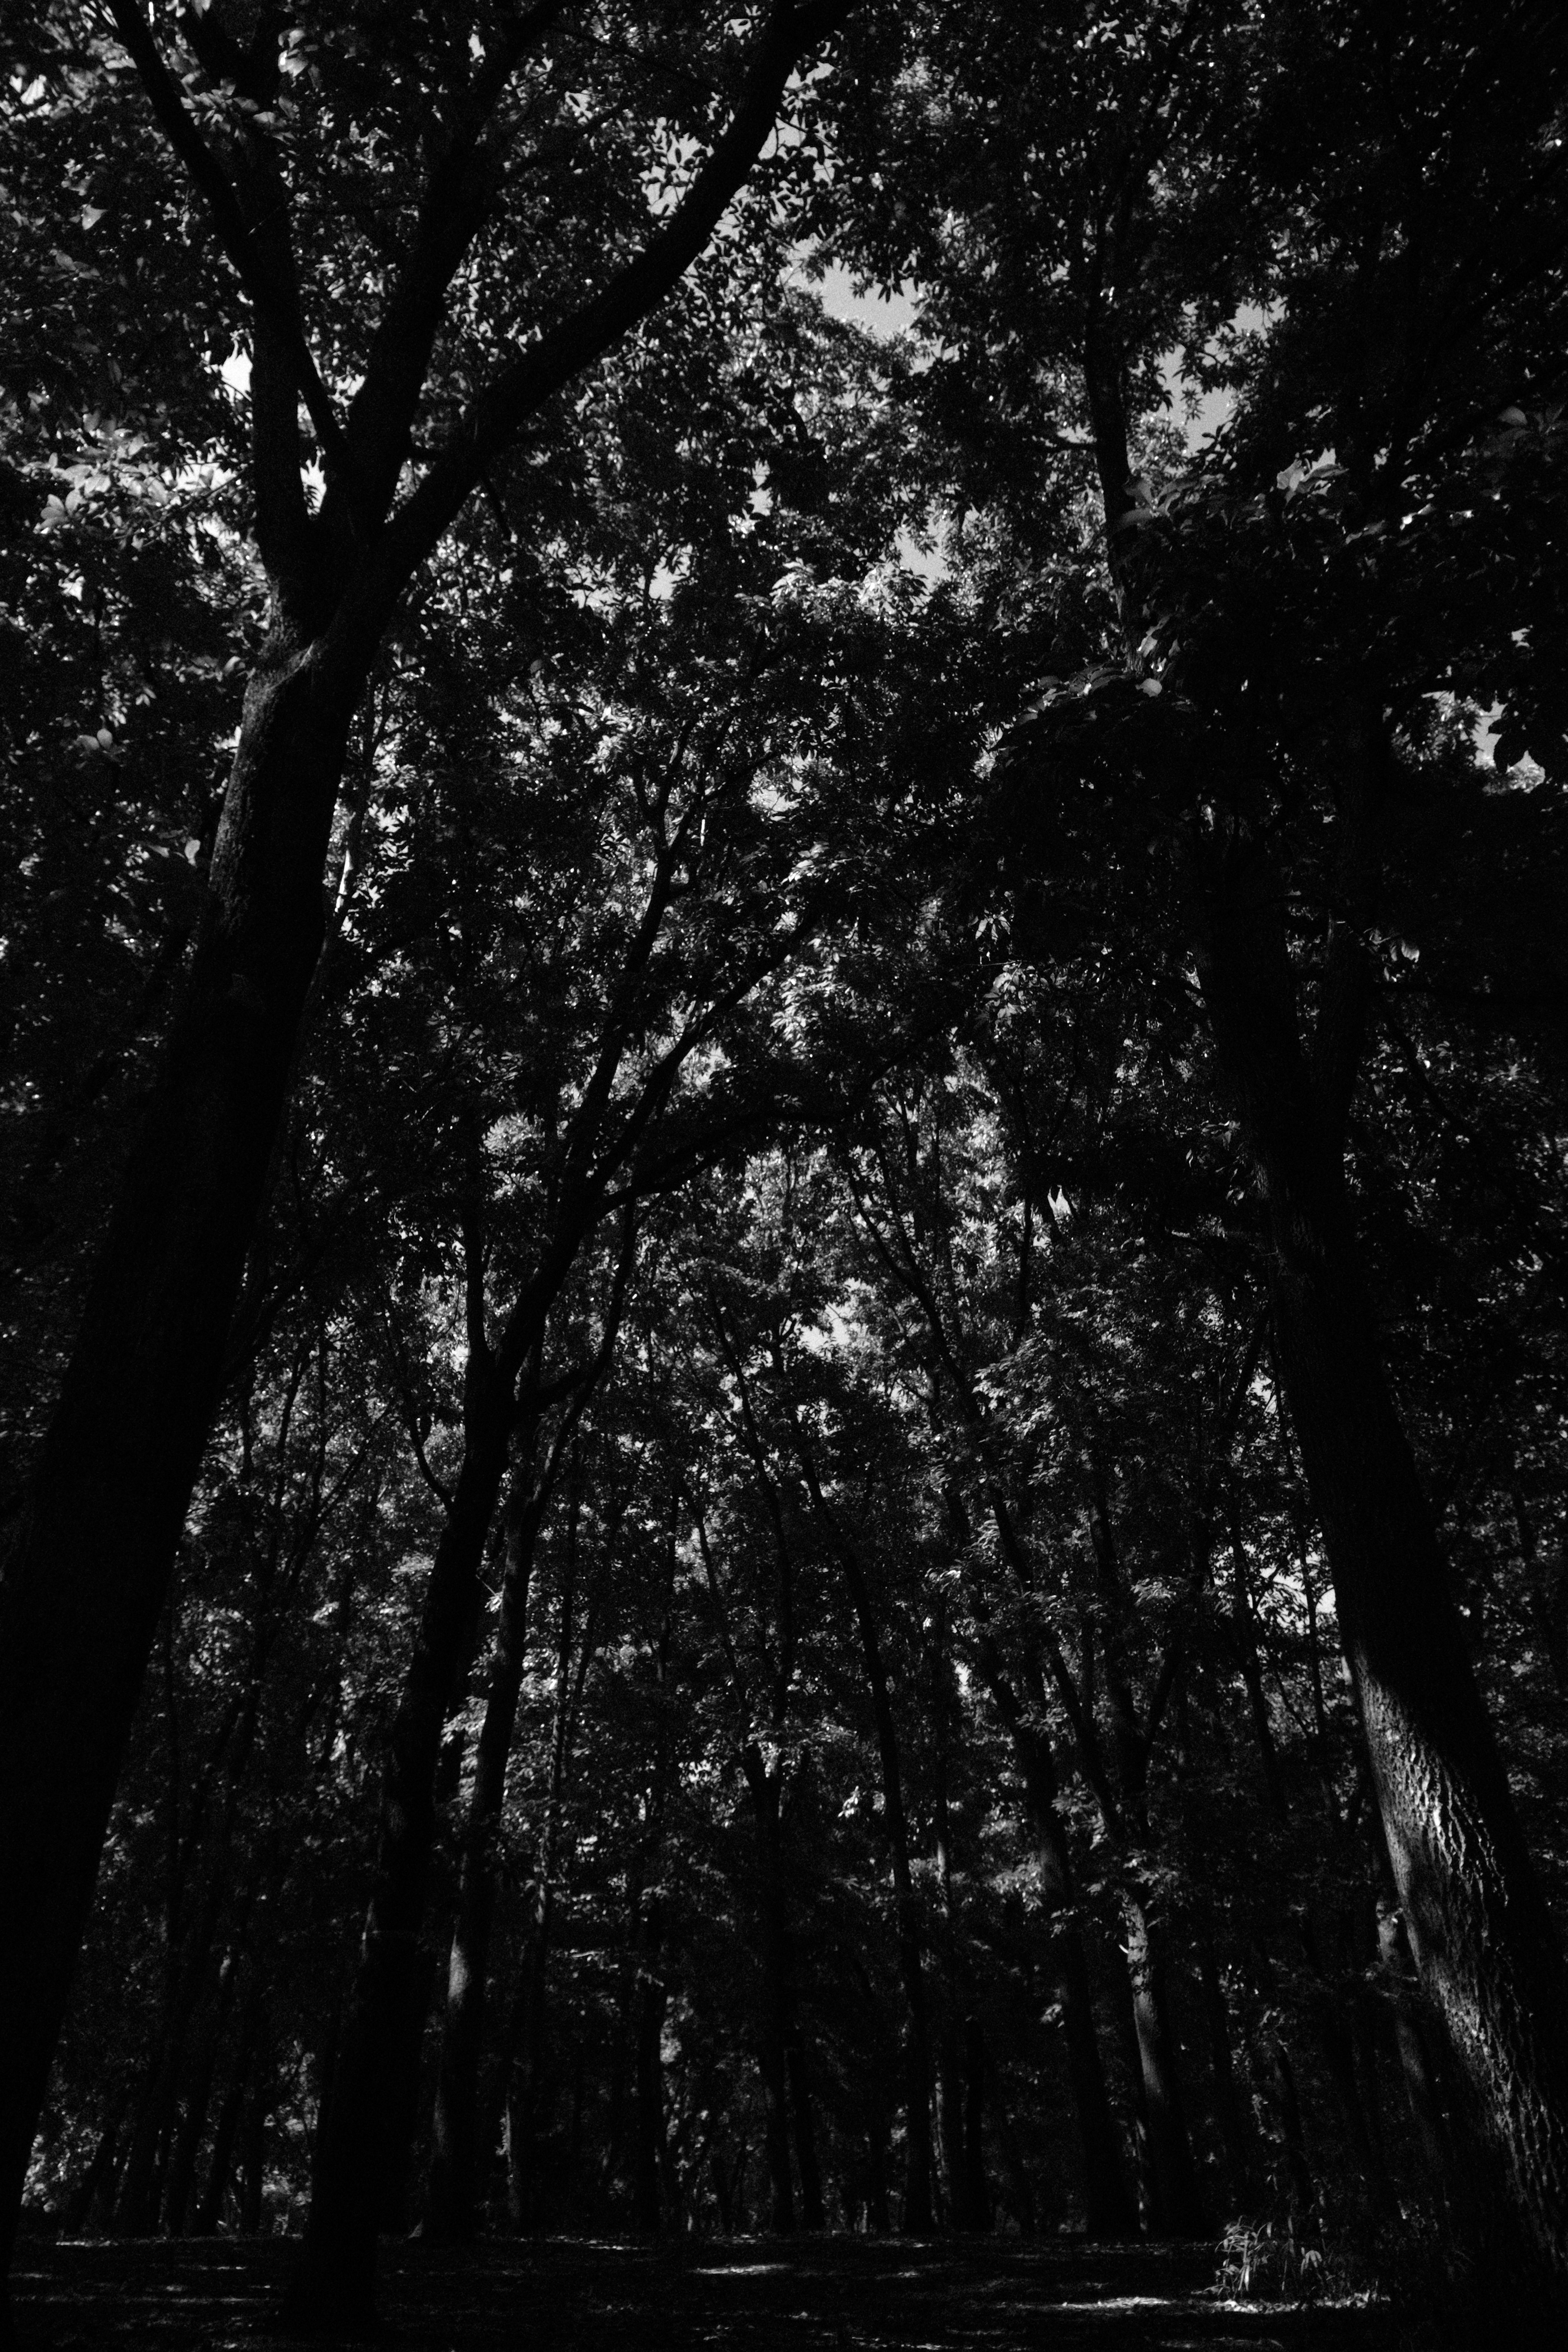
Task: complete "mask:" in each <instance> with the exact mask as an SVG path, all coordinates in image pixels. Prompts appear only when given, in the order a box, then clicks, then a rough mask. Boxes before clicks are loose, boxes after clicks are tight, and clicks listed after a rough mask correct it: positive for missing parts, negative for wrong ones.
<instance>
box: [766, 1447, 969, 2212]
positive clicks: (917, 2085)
mask: <svg viewBox="0 0 1568 2352" xmlns="http://www.w3.org/2000/svg"><path fill="white" fill-rule="evenodd" d="M796 1438H797V1446H798V1451H799V1454H800V1461H801V1467H802V1469H803V1470H804V1472H805V1478H806V1483H807V1486H809V1488H810V1490H811V1496H812V1500H813V1502H814V1503H815V1504H816V1508H817V1510H818V1512H819V1513H820V1514H821V1516H822V1517H823V1518H824V1519H825V1520H826V1523H827V1525H828V1527H829V1528H830V1530H831V1531H832V1535H833V1538H834V1549H835V1550H836V1551H837V1555H838V1560H839V1565H840V1567H841V1568H842V1569H843V1571H844V1578H845V1581H846V1583H847V1585H848V1587H849V1596H850V1600H851V1601H852V1602H853V1604H854V1609H855V1622H856V1624H857V1626H858V1630H859V1634H860V1654H861V1659H862V1662H863V1664H864V1665H865V1669H866V1682H867V1686H868V1690H869V1692H870V1695H871V1713H872V1717H873V1719H874V1720H875V1723H876V1727H877V1754H878V1759H879V1763H880V1766H881V1775H882V1819H883V1822H884V1823H885V1825H886V1828H887V1832H888V1844H889V1851H890V1854H891V1859H892V1867H893V1906H894V1921H895V1927H896V1930H897V1936H898V1950H899V1975H900V1979H901V1980H902V1983H903V1988H904V2005H905V2011H906V2015H905V2025H904V2116H905V2125H904V2130H905V2143H904V2147H905V2168H904V2210H903V2226H904V2229H905V2231H906V2232H907V2233H908V2234H909V2235H910V2236H911V2237H925V2236H929V2234H930V2233H931V2231H932V2230H933V2229H934V2228H935V2226H936V2214H935V2210H934V2207H933V2205H932V2201H931V2176H932V2170H933V2167H932V2163H931V2024H930V2018H929V2013H928V2005H927V2000H926V1981H925V1959H924V1954H923V1949H922V1947H923V1940H924V1939H923V1936H922V1932H921V1905H920V1897H919V1895H917V1894H916V1892H915V1883H914V1874H913V1872H912V1870H911V1868H910V1832H909V1822H908V1819H907V1816H906V1814H905V1811H904V1785H903V1769H902V1763H901V1760H900V1752H899V1731H898V1725H897V1723H896V1721H895V1720H894V1717H893V1702H892V1697H891V1695H890V1693H889V1689H888V1673H887V1668H886V1666H885V1664H883V1660H882V1644H881V1637H880V1634H879V1630H878V1625H877V1614H876V1611H875V1609H874V1608H873V1606H872V1601H871V1591H870V1586H869V1584H868V1581H867V1578H866V1571H865V1570H864V1568H863V1567H862V1565H861V1562H860V1558H859V1554H858V1552H857V1551H856V1549H855V1548H854V1546H853V1545H852V1544H850V1543H849V1542H848V1541H847V1539H846V1538H845V1537H844V1535H843V1534H842V1532H841V1531H840V1529H839V1528H838V1525H837V1520H836V1519H835V1518H834V1517H833V1515H832V1514H831V1512H829V1511H828V1509H827V1507H826V1503H825V1501H824V1498H823V1495H822V1490H821V1487H820V1486H819V1485H818V1483H817V1479H816V1471H815V1469H814V1468H813V1466H812V1464H811V1460H810V1457H809V1455H808V1454H807V1453H806V1450H805V1445H804V1443H801V1442H800V1440H799V1431H798V1427H797V1429H796Z"/></svg>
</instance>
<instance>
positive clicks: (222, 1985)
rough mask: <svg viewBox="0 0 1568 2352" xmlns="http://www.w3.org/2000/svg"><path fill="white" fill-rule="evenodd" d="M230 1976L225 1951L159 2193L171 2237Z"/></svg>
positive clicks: (180, 2227)
mask: <svg viewBox="0 0 1568 2352" xmlns="http://www.w3.org/2000/svg"><path fill="white" fill-rule="evenodd" d="M234 1977H235V1955H234V1954H233V1953H232V1952H229V1953H227V1954H226V1956H225V1958H224V1963H223V1967H222V1969H220V1970H219V1973H218V1981H217V1985H216V1989H215V1992H214V1997H213V1999H212V2000H211V2001H210V2002H209V2003H208V2004H207V2011H206V2015H205V2017H204V2019H203V2020H202V2023H201V2030H200V2032H199V2033H198V2035H197V2037H196V2046H195V2051H194V2052H193V2053H192V2057H191V2064H190V2073H189V2079H188V2081H187V2083H186V2085H185V2096H184V2106H183V2108H182V2111H181V2115H180V2126H179V2130H178V2133H177V2134H176V2136H175V2139H174V2155H173V2158H171V2161H170V2165H169V2182H168V2187H167V2189H165V2191H164V2196H163V2227H164V2229H165V2230H166V2231H168V2233H169V2235H170V2237H172V2238H177V2237H180V2236H181V2235H183V2233H184V2227H185V2211H186V2208H187V2206H188V2205H189V2203H190V2197H191V2188H192V2184H193V2183H194V2181H195V2174H196V2158H197V2156H198V2155H199V2153H200V2151H201V2144H202V2137H203V2135H204V2133H205V2130H206V2122H207V2109H208V2108H209V2106H210V2105H211V2104H212V2092H213V2077H214V2075H215V2074H216V2071H217V2058H218V2047H219V2044H220V2042H221V2041H222V2038H223V2028H224V2022H225V2020H226V2017H227V2014H228V2004H229V1996H230V1994H231V1993H232V1991H233V1990H234Z"/></svg>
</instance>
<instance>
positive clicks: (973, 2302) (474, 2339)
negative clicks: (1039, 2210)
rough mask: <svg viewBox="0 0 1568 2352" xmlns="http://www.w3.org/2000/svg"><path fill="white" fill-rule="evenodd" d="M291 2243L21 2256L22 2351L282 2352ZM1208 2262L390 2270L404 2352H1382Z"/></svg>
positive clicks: (727, 2260) (1066, 2247)
mask: <svg viewBox="0 0 1568 2352" xmlns="http://www.w3.org/2000/svg"><path fill="white" fill-rule="evenodd" d="M293 2252H294V2249H293V2247H292V2246H291V2245H290V2244H289V2242H288V2241H286V2240H283V2239H264V2240H260V2241H250V2242H247V2241H239V2242H236V2241H234V2240H232V2239H230V2240H227V2241H225V2240H214V2239H204V2240H200V2241H196V2242H189V2241H187V2242H178V2241H176V2242H169V2241H166V2240H164V2241H160V2240H152V2241H146V2242H134V2241H127V2240H124V2239H121V2240H110V2241H102V2242H80V2243H70V2244H58V2245H57V2244H42V2245H40V2244H33V2245H26V2244H24V2245H23V2246H22V2247H20V2248H19V2249H18V2252H17V2260H16V2270H15V2273H14V2274H13V2275H14V2293H15V2297H16V2317H17V2322H18V2326H19V2333H20V2339H21V2343H22V2346H23V2347H24V2352H75V2347H82V2352H88V2347H99V2346H109V2345H116V2346H119V2345H132V2346H136V2347H141V2346H143V2345H145V2346H147V2347H153V2352H160V2347H161V2352H196V2347H201V2348H202V2352H219V2348H220V2347H224V2346H227V2345H236V2346H245V2347H262V2346H265V2345H268V2344H270V2343H279V2342H281V2341H282V2340H283V2339H281V2338H279V2337H278V2336H276V2335H275V2334H274V2332H273V2328H272V2326H271V2324H270V2319H271V2308H270V2307H271V2305H272V2304H273V2303H274V2301H275V2299H276V2297H277V2295H278V2294H279V2290H280V2288H281V2285H282V2283H283V2280H284V2278H285V2277H286V2275H287V2273H288V2270H289V2263H290V2262H291V2260H292V2257H293ZM1214 2269H1215V2261H1214V2255H1213V2252H1212V2251H1211V2250H1210V2249H1208V2248H1200V2249H1197V2250H1195V2251H1193V2252H1175V2251H1173V2250H1171V2249H1168V2248H1163V2247H1142V2246H1134V2247H1114V2248H1106V2247H1083V2246H1079V2245H1076V2244H1073V2243H1071V2242H1066V2241H1062V2242H1056V2243H1053V2244H1048V2245H1047V2246H1044V2247H1031V2248H1029V2249H1028V2250H1022V2249H1020V2250H1019V2251H1018V2252H1005V2251H1003V2250H1002V2249H1000V2248H998V2247H996V2246H994V2245H991V2246H985V2247H971V2246H964V2247H954V2246H952V2245H951V2244H946V2245H936V2246H929V2245H917V2244H912V2243H909V2242H899V2241H896V2240H894V2241H889V2240H887V2239H882V2240H866V2239H837V2240H826V2241H823V2240H816V2241H809V2240H794V2241H789V2242H780V2241H779V2240H777V2239H767V2240H763V2239H752V2240H742V2241H735V2242H726V2243H724V2244H722V2245H714V2244H700V2245H695V2246H691V2247H689V2248H687V2249H686V2250H684V2252H682V2254H681V2255H680V2256H679V2257H678V2256H677V2255H676V2254H674V2253H673V2252H664V2251H654V2250H652V2249H649V2248H647V2247H644V2246H633V2245H625V2244H620V2243H616V2242H609V2241H590V2240H584V2239H570V2240H566V2239H558V2240H553V2241H550V2242H535V2243H530V2244H524V2245H500V2246H491V2245H487V2246H482V2247H478V2248H469V2249H465V2250H462V2251H449V2250H445V2249H436V2248H430V2249H426V2248H424V2247H421V2246H418V2245H400V2246H397V2247H392V2246H390V2245H389V2246H388V2247H386V2248H385V2249H384V2263H383V2273H382V2275H383V2290H382V2311H383V2315H384V2320H385V2323H386V2333H387V2341H388V2344H389V2347H395V2352H500V2347H508V2348H509V2352H523V2347H538V2352H579V2347H582V2352H612V2347H614V2352H664V2347H669V2352H688V2347H689V2352H700V2347H730V2346H735V2347H745V2352H753V2347H754V2352H817V2347H822V2352H852V2347H862V2346H879V2347H881V2346H886V2347H900V2352H928V2347H929V2352H1004V2347H1005V2352H1033V2347H1041V2352H1088V2347H1105V2352H1185V2347H1194V2348H1195V2347H1208V2346H1226V2345H1230V2346H1237V2347H1248V2352H1270V2347H1297V2346H1310V2347H1325V2352H1329V2347H1333V2352H1340V2347H1344V2352H1351V2347H1355V2352H1386V2347H1390V2346H1391V2345H1393V2344H1394V2341H1395V2338H1396V2330H1395V2329H1394V2327H1393V2326H1392V2325H1391V2323H1390V2321H1389V2319H1388V2316H1387V2315H1386V2314H1377V2313H1369V2312H1365V2311H1356V2310H1349V2309H1344V2308H1335V2307H1331V2306H1324V2305H1319V2306H1317V2307H1315V2308H1311V2309H1300V2308H1297V2307H1294V2306H1287V2305H1268V2304H1249V2305H1245V2306H1238V2305H1224V2304H1220V2303H1218V2302H1216V2300H1215V2297H1214V2296H1213V2294H1212V2293H1208V2292H1206V2291H1205V2290H1207V2288H1208V2286H1209V2282H1210V2281H1211V2280H1212V2278H1213V2276H1214Z"/></svg>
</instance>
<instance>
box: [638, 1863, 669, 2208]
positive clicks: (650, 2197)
mask: <svg viewBox="0 0 1568 2352" xmlns="http://www.w3.org/2000/svg"><path fill="white" fill-rule="evenodd" d="M663 1939H664V1906H663V1904H662V1902H661V1901H660V1899H659V1897H658V1895H650V1896H649V1898H648V1906H647V1916H646V1919H645V1922H644V1927H643V1938H642V1947H643V1964H642V1969H641V1976H642V1984H641V1988H640V1991H639V1995H638V2000H637V2095H636V2109H635V2134H636V2158H635V2160H634V2163H633V2168H632V2219H633V2221H634V2222H635V2224H636V2226H637V2229H639V2230H646V2231H647V2232H648V2233H649V2235H650V2236H651V2235H654V2234H655V2233H657V2231H658V2226H659V2221H660V2206H661V2199H660V2194H659V2177H660V2174H661V2172H662V2169H663V2164H664V2154H665V2139H664V2062H663V2057H662V2054H661V2050H662V2043H663V2038H664V2011H665V2002H666V2000H667V1998H668V1987H667V1985H666V1983H665V1979H664V1974H663V1970H662V1969H661V1967H660V1965H659V1961H660V1953H659V1947H660V1945H661V1943H662V1942H663Z"/></svg>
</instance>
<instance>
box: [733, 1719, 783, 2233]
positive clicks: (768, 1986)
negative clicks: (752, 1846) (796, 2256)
mask: <svg viewBox="0 0 1568 2352" xmlns="http://www.w3.org/2000/svg"><path fill="white" fill-rule="evenodd" d="M745 1761H746V1765H747V1771H746V1780H747V1785H748V1787H749V1788H750V1790H751V1792H752V1814H753V1819H754V1822H755V1829H756V1855H757V1874H758V1882H759V1883H758V1889H757V1904H758V1924H759V1927H760V1930H761V1934H760V1942H761V1946H762V1963H763V1967H762V1988H761V1990H762V2012H761V2015H760V2016H759V2018H758V2021H757V2063H758V2068H759V2071H760V2072H761V2074H762V2078H763V2107H764V2110H765V2116H766V2124H765V2132H764V2153H765V2156H766V2158H767V2167H768V2187H769V2190H770V2193H771V2196H772V2200H773V2201H772V2209H771V2222H770V2226H771V2227H772V2228H773V2231H775V2232H779V2233H787V2232H788V2231H791V2230H793V2229H794V2228H795V2179H794V2175H793V2172H792V2169H791V2166H790V2145H789V2142H790V2131H789V2030H790V2024H791V2021H792V2011H793V2008H794V1998H793V1988H792V1986H791V1983H790V1955H789V1927H788V1923H787V1921H786V1918H785V1916H784V1854H783V1851H782V1823H781V1822H780V1819H779V1784H778V1777H777V1769H776V1768H775V1769H774V1770H773V1771H772V1772H770V1771H769V1770H768V1769H767V1768H766V1766H765V1765H764V1763H763V1758H762V1755H761V1752H760V1750H757V1749H755V1748H752V1749H749V1750H748V1753H747V1757H746V1759H745Z"/></svg>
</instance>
